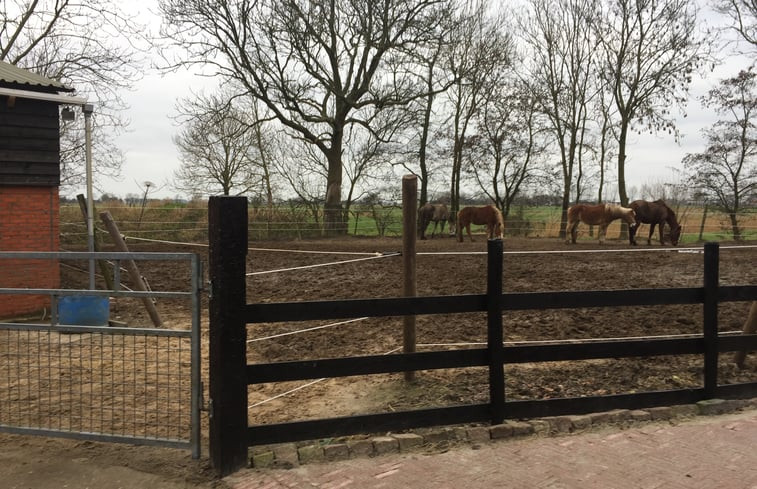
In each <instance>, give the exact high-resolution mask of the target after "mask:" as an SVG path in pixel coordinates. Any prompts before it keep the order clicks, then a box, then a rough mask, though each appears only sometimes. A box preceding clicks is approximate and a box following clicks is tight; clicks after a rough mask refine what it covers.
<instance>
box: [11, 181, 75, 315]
mask: <svg viewBox="0 0 757 489" xmlns="http://www.w3.org/2000/svg"><path fill="white" fill-rule="evenodd" d="M0 251H59V199H58V188H57V187H23V186H20V187H4V186H2V182H0ZM59 286H60V270H59V268H58V262H57V261H55V260H14V261H11V260H7V259H0V287H10V288H58V287H59ZM43 308H47V309H48V311H49V308H50V298H49V296H32V295H6V294H0V318H11V317H18V316H26V315H32V314H35V315H36V314H39V313H40V311H41V310H42V309H43Z"/></svg>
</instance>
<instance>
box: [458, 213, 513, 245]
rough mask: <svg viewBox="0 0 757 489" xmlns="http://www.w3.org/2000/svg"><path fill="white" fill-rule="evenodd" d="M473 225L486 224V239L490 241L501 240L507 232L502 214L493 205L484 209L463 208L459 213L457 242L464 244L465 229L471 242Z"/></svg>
mask: <svg viewBox="0 0 757 489" xmlns="http://www.w3.org/2000/svg"><path fill="white" fill-rule="evenodd" d="M471 224H479V225H481V224H486V237H487V238H488V239H494V238H495V237H496V238H499V239H502V235H503V233H504V231H505V220H504V219H503V218H502V212H500V210H499V209H497V208H496V207H495V206H493V205H487V206H484V207H463V208H462V209H460V212H458V213H457V240H458V241H459V242H461V243H462V242H463V228H465V230H466V231H467V232H468V237H469V238H470V240H471V241H474V240H473V236H471V233H470V226H471Z"/></svg>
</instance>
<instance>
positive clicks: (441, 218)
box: [418, 204, 455, 239]
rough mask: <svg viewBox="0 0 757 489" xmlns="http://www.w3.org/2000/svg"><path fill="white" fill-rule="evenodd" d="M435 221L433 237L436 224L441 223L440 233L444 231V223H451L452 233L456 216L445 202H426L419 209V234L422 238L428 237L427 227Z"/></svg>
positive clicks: (451, 232) (450, 230)
mask: <svg viewBox="0 0 757 489" xmlns="http://www.w3.org/2000/svg"><path fill="white" fill-rule="evenodd" d="M432 221H433V223H434V229H433V230H431V237H432V238H433V237H434V233H436V226H437V225H438V224H439V223H441V228H440V229H439V234H441V233H443V232H444V224H445V223H447V222H448V223H449V232H450V234H453V233H454V226H455V216H454V215H451V214H450V212H449V210H448V209H447V206H446V205H444V204H424V205H422V206H421V208H420V209H418V236H419V238H420V239H426V228H428V225H429V223H430V222H432Z"/></svg>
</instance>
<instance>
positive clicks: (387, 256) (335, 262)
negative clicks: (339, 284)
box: [245, 253, 400, 277]
mask: <svg viewBox="0 0 757 489" xmlns="http://www.w3.org/2000/svg"><path fill="white" fill-rule="evenodd" d="M394 256H400V253H394V254H391V255H378V256H369V257H367V258H355V259H352V260H341V261H333V262H329V263H317V264H315V265H303V266H300V267H290V268H278V269H276V270H264V271H261V272H250V273H246V274H245V276H246V277H251V276H255V275H266V274H269V273H279V272H291V271H295V270H306V269H310V268H318V267H328V266H331V265H342V264H345V263H355V262H359V261H367V260H376V259H377V258H389V257H394Z"/></svg>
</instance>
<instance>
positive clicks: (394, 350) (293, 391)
mask: <svg viewBox="0 0 757 489" xmlns="http://www.w3.org/2000/svg"><path fill="white" fill-rule="evenodd" d="M401 349H402V347H401V346H400V347H397V348H393V349H391V350H389V351H388V352H386V353H384V355H390V354H392V353H394V352H397V351H399V350H401ZM326 378H327V377H321V378H320V379H315V380H313V381H310V382H308V383H306V384H303V385H300V386H297V387H295V388H294V389H289V390H288V391H285V392H282V393H280V394H276V395H275V396H273V397H269V398H267V399H263V400H262V401H258V402H256V403H254V404H250V405H248V406H247V409H252V408H254V407H257V406H260V405H261V404H266V403H268V402H271V401H273V400H276V399H280V398H282V397H285V396H288V395H289V394H294V393H295V392H297V391H300V390H302V389H305V388H306V387H310V386H311V385H315V384H317V383H319V382H323V381H324V380H326Z"/></svg>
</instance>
